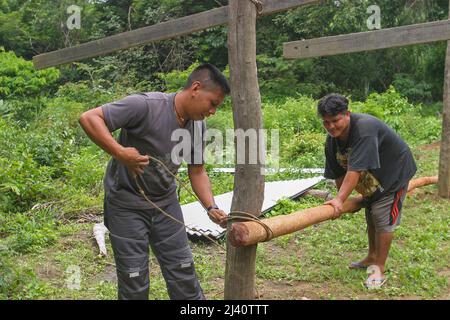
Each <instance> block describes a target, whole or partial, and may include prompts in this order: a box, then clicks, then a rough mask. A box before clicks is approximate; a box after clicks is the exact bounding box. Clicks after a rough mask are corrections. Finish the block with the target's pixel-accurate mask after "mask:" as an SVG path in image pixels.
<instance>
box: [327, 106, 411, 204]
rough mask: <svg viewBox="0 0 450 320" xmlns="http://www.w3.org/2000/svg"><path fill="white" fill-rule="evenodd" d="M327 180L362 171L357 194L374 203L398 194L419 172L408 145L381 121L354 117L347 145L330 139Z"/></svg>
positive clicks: (367, 116)
mask: <svg viewBox="0 0 450 320" xmlns="http://www.w3.org/2000/svg"><path fill="white" fill-rule="evenodd" d="M325 157H326V164H325V174H324V175H325V177H326V178H328V179H337V178H340V177H342V176H344V175H345V174H346V172H347V170H350V171H360V172H361V177H360V180H359V182H358V185H357V186H356V188H355V189H356V191H358V192H359V193H361V194H362V195H363V196H364V198H365V199H366V200H367V201H369V202H371V201H375V200H377V199H379V198H380V197H381V196H382V195H384V194H387V193H390V192H394V191H397V190H398V189H400V188H401V187H403V186H404V185H406V183H408V181H409V180H410V179H411V178H412V177H413V176H414V174H415V173H416V171H417V167H416V163H415V161H414V158H413V155H412V153H411V150H410V149H409V147H408V145H407V144H406V143H405V142H404V141H403V140H402V139H401V138H400V137H399V136H398V135H397V133H396V132H395V131H394V130H392V129H391V128H389V127H388V126H387V125H386V124H385V123H384V122H382V121H380V120H379V119H377V118H375V117H373V116H371V115H367V114H357V113H352V114H351V115H350V131H349V137H348V139H347V141H346V142H342V141H340V140H338V139H336V138H333V137H331V136H330V135H328V136H327V140H326V142H325Z"/></svg>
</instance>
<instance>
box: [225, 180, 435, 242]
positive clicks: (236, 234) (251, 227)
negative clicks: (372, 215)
mask: <svg viewBox="0 0 450 320" xmlns="http://www.w3.org/2000/svg"><path fill="white" fill-rule="evenodd" d="M437 182H438V178H437V176H434V177H422V178H418V179H414V180H411V181H410V183H409V185H408V192H411V191H412V190H414V189H415V188H418V187H422V186H426V185H429V184H436V183H437ZM361 208H362V197H361V196H359V197H352V198H349V199H348V200H347V201H345V203H344V210H343V212H344V213H354V212H357V211H359V210H360V209H361ZM333 213H334V208H333V207H332V206H331V205H321V206H318V207H314V208H310V209H306V210H301V211H297V212H294V213H291V214H289V215H284V216H277V217H273V218H268V219H262V220H261V222H263V223H264V224H265V225H266V226H268V227H269V228H270V230H271V231H272V233H273V234H272V237H273V238H275V237H279V236H282V235H285V234H289V233H293V232H295V231H299V230H302V229H305V228H307V227H309V226H311V225H314V224H318V223H320V222H323V221H326V220H330V219H332V218H333ZM267 237H268V235H267V231H266V229H265V228H264V227H263V226H262V225H261V224H259V223H257V222H253V221H247V222H236V223H234V224H233V225H232V226H231V228H230V229H229V231H228V240H229V242H230V243H231V244H232V245H233V246H235V247H242V246H248V245H253V244H256V243H258V242H262V241H267V240H269V239H267Z"/></svg>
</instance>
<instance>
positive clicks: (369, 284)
mask: <svg viewBox="0 0 450 320" xmlns="http://www.w3.org/2000/svg"><path fill="white" fill-rule="evenodd" d="M386 281H387V278H386V277H383V278H373V279H370V280H369V279H367V280H366V281H364V285H365V286H366V288H367V289H369V290H372V289H379V288H381V286H382V285H383V284H385V283H386Z"/></svg>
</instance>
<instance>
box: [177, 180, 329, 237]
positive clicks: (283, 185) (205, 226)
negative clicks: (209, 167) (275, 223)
mask: <svg viewBox="0 0 450 320" xmlns="http://www.w3.org/2000/svg"><path fill="white" fill-rule="evenodd" d="M324 179H325V178H324V177H322V176H320V177H314V178H309V179H298V180H288V181H274V182H266V184H265V188H264V203H263V206H262V212H263V214H264V213H265V212H267V211H269V210H270V209H271V208H273V207H274V206H275V205H276V203H277V201H278V200H280V199H282V198H290V199H295V198H297V197H299V196H300V195H301V194H302V193H304V192H305V191H307V190H308V189H310V188H312V187H314V186H315V185H316V184H318V183H319V182H321V181H322V180H324ZM214 198H215V200H216V204H217V205H218V206H219V208H220V209H222V210H224V211H225V212H227V213H228V212H229V211H230V210H231V201H232V199H233V192H228V193H224V194H221V195H218V196H215V197H214ZM181 210H182V211H183V216H184V221H185V224H186V226H188V227H190V228H193V229H195V231H191V230H189V229H186V231H187V233H188V235H189V236H191V237H194V238H198V237H202V234H201V233H200V232H196V231H199V230H200V231H202V233H204V234H206V235H208V236H209V237H212V238H216V239H217V238H220V237H221V236H223V235H224V234H225V229H223V228H222V227H220V226H218V225H217V224H215V223H214V222H212V221H211V220H210V219H209V217H208V215H207V214H206V212H205V209H203V207H202V206H201V204H200V203H198V202H197V201H196V202H192V203H189V204H185V205H183V206H181Z"/></svg>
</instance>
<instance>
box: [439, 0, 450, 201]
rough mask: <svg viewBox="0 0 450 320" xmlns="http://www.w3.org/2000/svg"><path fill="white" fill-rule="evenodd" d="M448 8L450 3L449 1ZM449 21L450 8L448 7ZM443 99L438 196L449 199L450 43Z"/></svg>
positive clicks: (446, 59)
mask: <svg viewBox="0 0 450 320" xmlns="http://www.w3.org/2000/svg"><path fill="white" fill-rule="evenodd" d="M449 6H450V1H449ZM449 19H450V7H449ZM444 77H445V78H444V99H443V107H442V139H441V153H440V158H439V195H440V196H441V197H443V198H450V41H447V54H446V57H445V74H444Z"/></svg>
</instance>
